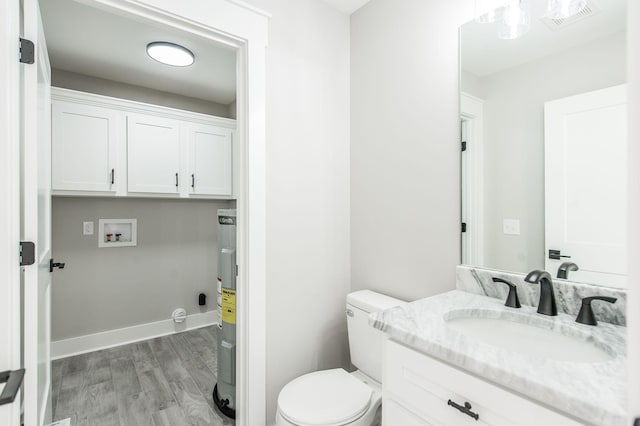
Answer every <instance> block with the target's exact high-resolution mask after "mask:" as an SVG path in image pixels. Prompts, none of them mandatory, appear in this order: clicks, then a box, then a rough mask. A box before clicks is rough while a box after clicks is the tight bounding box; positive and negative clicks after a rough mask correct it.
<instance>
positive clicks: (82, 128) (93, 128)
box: [51, 101, 121, 192]
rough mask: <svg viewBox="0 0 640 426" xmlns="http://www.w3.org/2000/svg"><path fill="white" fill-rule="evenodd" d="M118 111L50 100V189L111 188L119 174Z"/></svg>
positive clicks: (108, 189)
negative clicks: (51, 163)
mask: <svg viewBox="0 0 640 426" xmlns="http://www.w3.org/2000/svg"><path fill="white" fill-rule="evenodd" d="M120 117H121V113H119V112H118V111H115V110H111V109H107V108H100V107H94V106H89V105H82V104H76V103H73V102H64V101H54V102H53V105H52V141H51V145H52V152H51V155H52V157H53V158H52V160H53V168H52V174H51V177H52V182H51V186H52V188H53V189H54V190H71V191H113V192H115V190H116V187H115V183H116V182H115V181H116V179H117V178H118V177H119V174H120V173H118V172H119V170H117V169H116V165H115V164H116V143H117V138H118V134H117V132H118V121H119V120H120Z"/></svg>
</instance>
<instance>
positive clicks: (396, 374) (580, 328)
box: [371, 290, 626, 426]
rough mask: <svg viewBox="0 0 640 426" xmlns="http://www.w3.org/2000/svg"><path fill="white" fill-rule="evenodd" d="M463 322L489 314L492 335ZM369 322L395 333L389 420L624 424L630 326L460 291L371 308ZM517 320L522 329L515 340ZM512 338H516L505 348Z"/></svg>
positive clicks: (386, 382)
mask: <svg viewBox="0 0 640 426" xmlns="http://www.w3.org/2000/svg"><path fill="white" fill-rule="evenodd" d="M460 318H470V319H473V321H472V322H475V323H476V326H477V327H478V326H479V327H482V323H483V322H484V320H488V321H486V324H487V326H489V327H492V328H493V331H494V333H491V332H489V333H477V334H474V333H473V329H472V328H469V329H465V327H464V326H463V327H460V326H459V324H455V322H456V320H457V319H460ZM502 322H504V324H505V326H506V327H505V329H506V331H505V330H503V327H502V326H501V325H500V324H501V323H502ZM371 324H372V325H373V326H374V327H376V328H378V329H380V330H383V331H384V332H386V333H387V334H388V335H389V336H390V339H389V340H388V341H387V343H386V347H385V358H384V369H383V380H382V383H383V407H384V409H383V424H384V425H403V426H412V425H465V424H468V425H473V424H481V425H532V426H533V425H554V426H563V425H582V424H593V425H623V424H625V416H626V374H625V373H626V368H625V362H626V355H625V328H624V327H621V326H615V325H611V324H607V323H603V322H601V323H600V324H599V325H598V326H595V327H594V326H587V325H582V324H577V323H575V317H574V316H572V315H568V314H564V313H560V314H559V315H558V316H557V317H547V316H544V315H540V314H538V313H536V311H535V308H533V307H531V306H522V308H520V309H513V308H507V307H505V306H504V301H503V300H500V299H497V298H493V297H486V296H481V295H477V294H471V293H468V292H465V291H460V290H454V291H451V292H448V293H444V294H440V295H437V296H433V297H430V298H427V299H422V300H419V301H416V302H413V303H410V304H408V305H405V306H401V307H397V308H393V309H389V310H387V311H383V312H380V313H378V314H373V315H372V317H371ZM514 324H515V328H516V330H518V329H520V332H519V334H518V335H512V336H509V333H510V332H511V331H510V330H509V329H510V327H514ZM528 329H530V332H529V331H528ZM529 333H531V334H529ZM501 334H503V336H502V337H503V338H504V339H503V340H502V341H501V337H500V335H501ZM546 334H548V335H549V336H548V338H551V339H553V338H554V337H557V340H556V341H555V343H554V342H553V341H552V340H547V337H546V336H545V335H546ZM492 335H493V337H492V338H489V336H492ZM510 337H513V338H514V339H521V340H520V344H519V343H517V342H516V343H515V345H514V346H513V347H511V348H509V347H508V345H509V342H508V339H509V338H510ZM505 339H506V340H505ZM527 339H529V340H534V341H535V342H533V343H532V342H531V341H529V342H527ZM564 341H566V345H565V344H564V343H563V342H564ZM537 342H539V345H537ZM505 345H507V346H505ZM580 345H584V346H583V347H580ZM536 346H539V348H536Z"/></svg>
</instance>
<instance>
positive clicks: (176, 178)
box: [176, 173, 178, 188]
mask: <svg viewBox="0 0 640 426" xmlns="http://www.w3.org/2000/svg"><path fill="white" fill-rule="evenodd" d="M177 187H178V174H177V173H176V188H177Z"/></svg>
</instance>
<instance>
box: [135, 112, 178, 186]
mask: <svg viewBox="0 0 640 426" xmlns="http://www.w3.org/2000/svg"><path fill="white" fill-rule="evenodd" d="M127 161H128V168H127V169H128V172H129V178H128V190H129V192H150V193H156V194H179V193H180V122H178V121H175V120H170V119H166V118H159V117H153V116H147V115H142V114H128V115H127Z"/></svg>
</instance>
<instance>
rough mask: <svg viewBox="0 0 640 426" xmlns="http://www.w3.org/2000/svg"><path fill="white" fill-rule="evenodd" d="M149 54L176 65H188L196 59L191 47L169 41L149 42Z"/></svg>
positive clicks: (167, 63) (162, 61)
mask: <svg viewBox="0 0 640 426" xmlns="http://www.w3.org/2000/svg"><path fill="white" fill-rule="evenodd" d="M147 54H148V55H149V56H150V57H151V58H153V59H155V60H156V61H158V62H161V63H163V64H166V65H172V66H174V67H187V66H189V65H191V64H193V62H194V60H195V59H194V56H193V53H192V52H191V51H190V50H189V49H187V48H186V47H183V46H180V45H179V44H175V43H170V42H168V41H154V42H152V43H149V44H147Z"/></svg>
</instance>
